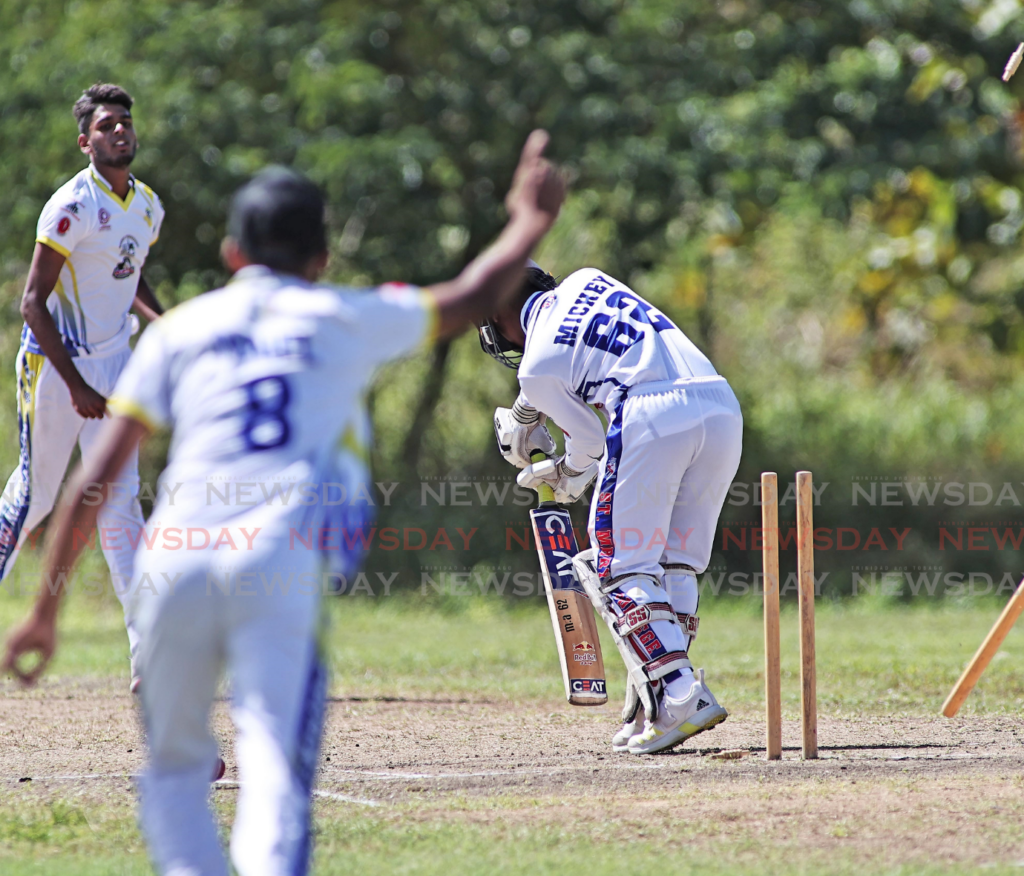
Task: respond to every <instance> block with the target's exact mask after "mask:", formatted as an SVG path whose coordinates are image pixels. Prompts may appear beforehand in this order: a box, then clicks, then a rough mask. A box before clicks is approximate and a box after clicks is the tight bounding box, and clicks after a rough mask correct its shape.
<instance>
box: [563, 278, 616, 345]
mask: <svg viewBox="0 0 1024 876" xmlns="http://www.w3.org/2000/svg"><path fill="white" fill-rule="evenodd" d="M602 281H603V283H604V284H605V285H602ZM609 282H610V281H609V280H605V278H604V277H602V276H600V275H598V276H597V277H595V278H594V279H593V280H591V281H590V282H589V283H587V285H586V286H584V287H583V291H582V292H581V293H580V294H579V296H578V297H577V299H576V300H575V301H574V302H573V303H572V307H570V308H569V313H568V315H567V316H566V317H565V319H563V320H562V324H561V325H560V326H559V327H558V329H557V330H556V332H555V340H554V343H556V344H564V345H565V346H567V347H575V346H576V335H577V333H578V332H579V330H580V324H581V323H582V322H583V317H585V316H586V315H587V314H588V313H590V308H592V307H593V306H594V305H595V304H597V301H598V299H599V298H600V297H601V294H602V293H604V292H605V291H607V289H608V285H607V284H608V283H609ZM588 292H594V293H596V294H594V295H588V294H587V293H588Z"/></svg>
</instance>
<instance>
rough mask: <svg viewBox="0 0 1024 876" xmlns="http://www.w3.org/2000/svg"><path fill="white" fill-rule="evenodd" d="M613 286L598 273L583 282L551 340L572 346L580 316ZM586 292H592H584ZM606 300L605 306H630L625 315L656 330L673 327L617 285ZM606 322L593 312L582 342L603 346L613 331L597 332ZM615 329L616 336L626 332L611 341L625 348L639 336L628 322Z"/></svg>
mask: <svg viewBox="0 0 1024 876" xmlns="http://www.w3.org/2000/svg"><path fill="white" fill-rule="evenodd" d="M614 286H615V281H614V280H609V279H608V278H607V277H604V276H602V275H601V274H598V275H597V276H596V277H594V279H592V280H591V281H590V282H589V283H587V285H586V286H584V287H583V291H582V292H581V293H580V294H579V295H578V296H577V298H576V300H575V301H574V302H573V305H572V307H570V308H569V312H568V315H567V316H566V317H565V319H563V320H562V323H561V325H559V326H558V328H557V329H556V332H555V338H554V341H553V343H555V344H564V345H565V346H567V347H575V346H576V336H577V334H578V333H579V329H580V325H582V323H583V319H584V317H586V316H587V314H589V313H590V311H591V310H592V309H593V307H594V305H595V304H597V302H598V301H600V300H601V296H602V295H604V293H605V292H607V291H608V290H609V289H612V288H613V287H614ZM588 292H591V293H593V294H591V295H588V294H587V293H588ZM606 304H607V305H608V306H609V307H617V308H618V309H620V310H626V309H628V308H630V307H632V308H633V312H632V313H630V314H629V316H630V317H631V318H632V319H635V320H637V321H638V322H641V323H645V324H647V325H649V326H651V328H653V329H654V330H655V331H656V332H662V331H665V330H666V329H671V328H675V326H674V325H673V324H672V322H671V320H669V319H668V318H667V317H665V316H663V315H662V314H660V313H658V312H657V310H655V309H654V308H653V307H652V306H651V305H650V304H648V303H647V302H646V301H643V300H641V299H640V298H638V297H637V296H635V295H631V294H630V293H629V292H626V291H623V290H621V289H620V290H616V291H615V292H612V294H611V295H609V296H608V300H607V302H606ZM610 322H611V317H610V316H608V315H607V314H597V315H596V316H595V317H594V318H593V319H591V320H590V323H589V324H588V325H587V331H586V334H585V336H584V338H583V342H584V343H585V344H587V345H588V346H593V347H597V348H598V349H605V347H606V345H607V344H609V343H612V342H613V340H612V339H613V335H612V334H606V335H601V329H603V328H604V327H605V326H607V325H608V324H609V323H610ZM615 329H616V331H615V333H614V337H618V335H620V334H625V335H626V336H627V337H626V340H625V342H624V343H620V342H615V343H616V345H617V346H620V347H622V346H624V347H626V348H628V347H629V346H630V345H631V344H633V343H635V342H636V341H637V340H639V338H640V335H639V334H638V333H637V332H636V330H635V329H632V328H631V327H630V326H627V325H624V324H623V323H616V325H615ZM617 352H620V353H621V352H625V350H624V349H623V350H618V351H617Z"/></svg>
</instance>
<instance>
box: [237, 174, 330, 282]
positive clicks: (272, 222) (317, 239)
mask: <svg viewBox="0 0 1024 876" xmlns="http://www.w3.org/2000/svg"><path fill="white" fill-rule="evenodd" d="M228 235H229V236H230V237H233V238H234V239H235V241H236V242H237V243H238V246H239V247H240V248H241V250H242V252H243V253H245V255H246V257H247V258H248V259H249V261H251V262H252V263H253V264H257V265H266V266H267V267H268V268H270V269H272V270H274V271H281V272H283V273H286V274H299V273H302V271H303V270H304V269H305V267H306V265H307V264H308V263H309V260H310V259H311V258H313V257H314V256H317V255H320V254H321V253H323V252H326V251H327V228H326V225H325V224H324V199H323V195H322V194H320V189H318V188H317V187H316V185H314V184H313V183H312V182H311V181H310V180H308V179H307V178H306V177H304V176H303V175H302V174H301V173H298V172H296V171H294V170H289V169H288V168H286V167H268V168H267V169H266V170H262V171H260V172H259V173H258V174H257V175H256V176H254V177H253V178H252V179H251V180H250V181H249V182H247V183H246V184H245V185H244V186H242V188H240V189H239V190H238V192H236V193H235V197H234V200H233V201H232V203H231V214H230V216H229V217H228Z"/></svg>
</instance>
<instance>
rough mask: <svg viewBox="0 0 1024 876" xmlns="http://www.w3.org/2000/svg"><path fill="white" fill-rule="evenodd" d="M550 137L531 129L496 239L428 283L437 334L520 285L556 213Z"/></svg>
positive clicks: (557, 182)
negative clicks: (443, 278) (441, 279)
mask: <svg viewBox="0 0 1024 876" xmlns="http://www.w3.org/2000/svg"><path fill="white" fill-rule="evenodd" d="M549 139H550V138H549V137H548V135H547V132H545V131H539V130H538V131H534V132H533V133H532V134H530V136H529V138H528V139H527V141H526V145H525V146H524V147H523V152H522V155H521V156H520V158H519V165H518V166H517V167H516V172H515V175H514V177H513V178H512V188H511V190H510V191H509V193H508V197H506V199H505V206H506V207H507V208H508V214H509V221H508V224H507V225H506V226H505V228H504V230H503V231H502V232H501V234H500V235H499V236H498V239H497V240H496V241H495V242H494V244H493V245H492V246H491V247H489V248H488V249H487V250H486V251H485V252H483V253H481V254H480V255H479V256H478V257H477V258H475V259H474V260H473V261H472V262H470V263H469V264H468V265H466V267H465V268H464V269H463V271H462V273H461V274H459V276H457V277H456V278H455V279H454V280H449V281H448V282H446V283H439V284H438V285H436V286H433V287H431V288H430V290H429V291H430V292H432V293H433V295H434V298H435V300H436V302H437V309H438V318H439V319H438V336H439V337H442V338H444V337H451V336H452V335H455V334H458V333H459V332H460V331H462V329H464V328H465V327H466V326H467V325H468V324H469V323H471V322H475V321H477V320H480V319H482V318H484V317H485V316H487V315H488V314H491V313H494V311H495V310H497V308H498V307H499V306H500V304H501V302H502V301H503V300H504V299H505V298H507V297H509V296H510V295H512V294H513V293H514V292H515V291H516V290H517V289H518V288H519V286H520V285H521V284H522V282H523V276H524V270H525V265H526V259H527V258H528V257H529V255H530V253H531V252H532V251H533V248H534V247H535V246H536V245H537V244H538V243H539V242H540V240H541V239H542V238H543V237H544V235H545V234H547V232H548V229H550V228H551V226H552V225H553V224H554V222H555V219H557V218H558V211H559V210H560V209H561V206H562V201H564V200H565V181H564V180H563V178H562V176H561V174H560V173H559V171H558V170H557V169H556V168H554V167H553V166H552V165H551V164H550V163H549V162H548V161H547V160H546V159H545V158H544V150H545V148H547V144H548V140H549Z"/></svg>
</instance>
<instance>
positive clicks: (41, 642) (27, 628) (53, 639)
mask: <svg viewBox="0 0 1024 876" xmlns="http://www.w3.org/2000/svg"><path fill="white" fill-rule="evenodd" d="M56 644H57V633H56V629H55V623H54V621H53V620H47V619H45V618H40V617H38V616H37V615H35V614H33V615H32V616H31V617H30V618H29V619H28V620H27V621H25V622H24V623H23V624H22V625H21V626H20V627H17V628H16V629H15V630H14V631H13V632H12V633H11V634H10V635H9V636H8V637H7V651H6V653H5V654H4V662H3V666H2V667H0V669H2V671H3V673H4V674H5V675H6V674H7V673H8V672H10V673H12V674H13V675H14V676H15V677H17V679H18V680H19V681H20V682H21V683H22V684H24V685H25V686H26V687H28V686H30V685H33V684H35V683H36V681H37V680H38V679H39V676H40V675H42V673H43V670H44V669H45V668H46V665H47V664H48V663H49V662H50V658H51V657H52V656H53V650H54V647H55V646H56ZM32 653H36V654H38V655H39V661H38V662H37V663H36V664H35V665H34V666H33V667H31V668H30V669H22V668H21V667H19V665H18V662H19V661H20V660H21V658H22V657H24V656H26V655H28V654H32Z"/></svg>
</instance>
